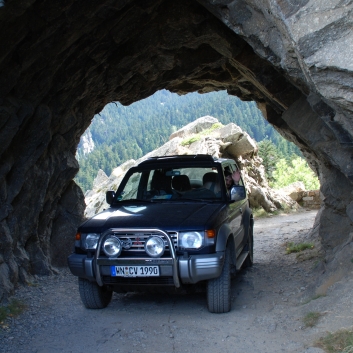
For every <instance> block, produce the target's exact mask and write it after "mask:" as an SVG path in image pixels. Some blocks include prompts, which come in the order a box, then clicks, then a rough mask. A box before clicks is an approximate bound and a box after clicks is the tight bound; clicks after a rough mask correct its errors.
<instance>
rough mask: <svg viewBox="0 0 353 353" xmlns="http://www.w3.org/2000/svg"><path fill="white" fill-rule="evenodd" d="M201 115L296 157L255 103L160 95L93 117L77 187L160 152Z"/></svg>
mask: <svg viewBox="0 0 353 353" xmlns="http://www.w3.org/2000/svg"><path fill="white" fill-rule="evenodd" d="M205 115H211V116H213V117H215V118H217V119H218V120H219V121H220V122H221V123H222V124H228V123H230V122H233V123H235V124H237V125H238V126H240V127H241V128H242V129H243V130H244V131H246V132H248V134H249V135H250V136H251V137H252V138H254V139H255V140H256V141H257V142H260V141H262V140H263V139H265V138H267V139H270V140H271V141H272V142H273V143H274V144H275V145H276V146H277V147H278V148H279V149H280V150H281V151H282V153H283V154H284V155H285V156H286V155H291V154H293V153H298V152H299V151H298V149H297V148H296V147H295V146H294V145H293V144H290V143H289V142H287V141H286V140H284V139H283V138H282V137H281V136H280V135H279V134H278V133H277V132H276V131H275V130H274V129H273V128H272V126H271V125H270V124H268V123H267V122H266V120H265V119H264V118H263V116H262V114H261V112H260V110H259V109H258V108H257V106H256V104H255V102H243V101H241V100H240V99H239V98H237V97H234V96H229V95H228V94H227V92H225V91H221V92H212V93H207V94H198V93H190V94H187V95H184V96H178V95H177V94H175V93H170V92H169V91H166V90H162V91H158V92H156V93H155V94H154V95H153V96H151V97H149V98H147V99H144V100H141V101H139V102H136V103H134V104H132V105H130V106H123V105H121V104H119V103H110V104H108V105H107V106H106V107H105V108H104V109H103V110H102V112H101V113H100V114H98V115H96V116H95V117H94V119H93V121H92V124H91V126H90V127H89V129H87V131H86V133H85V134H84V136H83V137H82V138H81V142H80V144H79V146H78V151H77V157H78V160H79V163H80V172H79V173H78V175H77V177H76V182H77V183H78V184H79V185H80V186H81V187H82V189H83V190H84V191H86V190H88V189H90V188H91V187H92V182H93V179H94V178H95V177H96V175H97V172H98V170H99V169H102V170H104V172H105V173H106V174H107V175H110V173H111V171H112V170H113V169H114V168H116V167H117V166H118V165H120V164H121V163H123V162H125V161H126V160H128V159H130V158H132V159H138V158H140V157H142V156H143V155H145V154H146V153H148V152H150V151H152V150H154V149H156V148H158V147H159V146H161V145H163V144H164V143H165V142H166V141H167V140H168V138H169V136H170V134H171V133H172V132H173V131H176V130H178V129H179V128H181V127H182V126H184V125H186V124H188V123H190V122H192V121H194V120H195V119H197V118H199V117H202V116H205ZM87 141H93V143H94V149H93V151H92V152H90V153H87V154H85V149H84V142H85V143H86V144H87ZM91 147H93V144H92V146H91Z"/></svg>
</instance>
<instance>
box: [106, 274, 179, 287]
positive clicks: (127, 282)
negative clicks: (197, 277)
mask: <svg viewBox="0 0 353 353" xmlns="http://www.w3.org/2000/svg"><path fill="white" fill-rule="evenodd" d="M102 280H103V283H104V284H112V285H121V286H123V285H124V286H149V285H154V286H155V285H160V286H174V281H173V278H172V277H134V278H127V277H110V276H102Z"/></svg>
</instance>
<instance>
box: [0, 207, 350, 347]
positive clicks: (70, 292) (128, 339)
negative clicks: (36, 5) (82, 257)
mask: <svg viewBox="0 0 353 353" xmlns="http://www.w3.org/2000/svg"><path fill="white" fill-rule="evenodd" d="M315 214H316V212H314V211H306V212H302V213H298V214H292V215H289V216H276V217H273V218H265V219H259V220H257V221H256V223H255V232H254V233H255V234H254V235H255V251H254V257H255V264H254V266H253V268H251V269H250V270H244V271H241V272H240V273H239V274H238V275H237V277H236V279H235V280H233V284H232V294H233V299H234V300H233V303H232V310H231V312H230V313H227V314H210V313H209V312H208V311H207V307H206V298H205V294H202V293H199V294H192V295H191V294H187V295H186V294H185V295H184V294H175V295H162V294H160V295H159V294H135V293H128V294H126V295H122V294H114V297H113V301H112V303H111V304H110V305H109V306H108V307H107V308H106V309H104V310H87V309H85V308H84V307H83V305H82V304H81V301H80V298H79V294H78V288H77V279H76V278H75V277H73V276H71V275H70V274H69V272H68V270H62V271H60V274H59V275H58V276H54V277H49V278H48V277H44V278H38V281H37V282H36V283H34V284H33V286H30V287H27V288H21V289H20V290H19V291H18V292H17V294H16V297H18V298H20V299H21V300H23V301H25V302H26V303H27V305H28V306H29V309H28V310H27V311H26V312H25V313H24V314H22V315H21V316H20V317H19V318H17V319H13V320H12V322H9V324H8V325H7V327H6V328H5V329H2V330H0V352H11V353H14V352H16V353H21V352H26V353H32V352H38V353H39V352H40V353H54V352H75V353H78V352H85V353H91V352H92V353H93V352H94V353H95V352H103V353H108V352H109V353H112V352H121V353H128V352H156V353H158V352H161V353H162V352H192V353H201V352H202V353H206V352H212V353H216V352H231V353H237V352H248V353H257V352H259V353H260V352H261V353H266V352H268V353H276V352H307V353H318V352H323V351H322V350H320V349H319V348H314V347H313V342H314V340H315V339H316V338H317V337H319V336H320V335H322V334H324V333H325V331H327V330H337V329H338V328H340V327H342V326H348V325H351V324H352V322H353V320H352V314H350V313H351V312H352V311H351V308H352V305H353V299H352V294H351V290H350V289H349V288H352V287H351V283H347V282H346V283H336V284H335V285H334V286H333V287H332V288H331V289H329V290H328V292H327V296H326V297H322V298H319V299H316V300H311V301H309V303H307V304H303V303H304V301H305V300H307V299H308V297H307V296H308V293H307V288H308V285H309V284H310V283H312V282H313V281H314V280H315V278H314V273H316V272H313V270H312V268H313V266H314V261H315V259H313V260H309V261H304V262H298V261H297V260H296V256H295V254H291V255H286V254H285V246H284V243H285V242H287V241H294V242H300V241H308V239H306V235H307V233H308V231H309V229H310V228H311V227H312V225H313V221H314V218H315ZM337 286H338V287H337ZM337 289H338V290H337ZM347 305H348V306H349V308H348V309H347ZM347 310H348V311H347ZM310 311H318V312H321V313H323V314H324V315H323V316H322V318H321V319H320V321H319V324H318V325H317V326H315V327H314V328H306V327H305V326H304V324H303V322H302V318H303V316H304V315H305V314H306V313H308V312H310Z"/></svg>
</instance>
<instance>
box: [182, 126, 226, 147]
mask: <svg viewBox="0 0 353 353" xmlns="http://www.w3.org/2000/svg"><path fill="white" fill-rule="evenodd" d="M222 126H223V125H222V124H221V123H216V124H213V125H212V126H211V127H210V128H209V129H206V130H203V131H201V132H199V133H198V134H196V135H194V136H191V137H188V138H186V139H184V140H183V141H182V142H181V145H182V146H188V145H191V144H192V143H193V142H196V141H199V140H200V139H201V136H207V135H209V134H211V133H212V132H213V131H214V130H217V129H220V128H221V127H222Z"/></svg>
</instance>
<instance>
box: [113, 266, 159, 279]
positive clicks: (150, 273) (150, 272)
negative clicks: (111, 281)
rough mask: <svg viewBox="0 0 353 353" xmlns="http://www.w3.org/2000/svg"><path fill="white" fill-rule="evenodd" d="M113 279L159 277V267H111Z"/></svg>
mask: <svg viewBox="0 0 353 353" xmlns="http://www.w3.org/2000/svg"><path fill="white" fill-rule="evenodd" d="M110 273H111V276H112V277H158V276H159V267H158V266H110Z"/></svg>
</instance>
